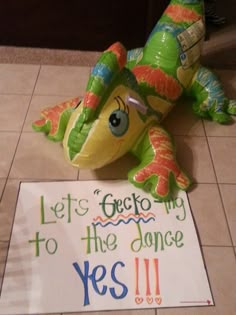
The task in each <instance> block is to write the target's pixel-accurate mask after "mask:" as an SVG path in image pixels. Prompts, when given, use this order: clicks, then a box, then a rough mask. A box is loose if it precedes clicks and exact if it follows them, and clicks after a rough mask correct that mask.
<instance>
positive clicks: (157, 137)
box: [128, 126, 191, 200]
mask: <svg viewBox="0 0 236 315" xmlns="http://www.w3.org/2000/svg"><path fill="white" fill-rule="evenodd" d="M132 152H133V153H134V154H135V155H136V156H138V157H141V163H140V164H139V165H138V166H137V167H136V168H134V169H132V170H131V171H130V172H129V174H128V178H129V181H130V182H131V183H133V184H134V185H135V186H136V187H139V188H145V187H148V189H150V192H151V194H152V196H153V197H154V198H157V199H159V200H167V199H169V198H170V197H171V192H172V189H173V185H175V186H177V187H179V188H180V189H182V190H186V189H187V188H188V187H189V186H190V184H191V181H190V179H189V178H188V176H187V175H186V174H185V173H184V172H183V171H182V170H181V168H180V166H179V165H178V163H177V161H176V158H175V149H174V145H173V142H172V141H171V139H170V136H169V135H168V133H167V132H166V131H165V130H164V129H163V128H161V127H160V126H152V127H150V128H149V129H148V131H147V133H146V134H145V135H144V137H143V139H142V140H141V141H140V142H139V143H138V144H137V146H136V147H135V149H134V150H133V151H132Z"/></svg>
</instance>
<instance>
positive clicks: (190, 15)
mask: <svg viewBox="0 0 236 315" xmlns="http://www.w3.org/2000/svg"><path fill="white" fill-rule="evenodd" d="M164 13H165V14H166V15H168V16H169V17H170V18H171V19H172V20H173V21H174V22H176V23H180V22H196V21H198V20H199V19H200V18H201V15H199V14H198V13H197V12H195V11H193V10H192V9H188V8H185V7H183V6H182V5H180V4H171V5H169V6H168V7H167V9H166V10H165V12H164Z"/></svg>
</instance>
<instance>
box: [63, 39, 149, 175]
mask: <svg viewBox="0 0 236 315" xmlns="http://www.w3.org/2000/svg"><path fill="white" fill-rule="evenodd" d="M126 58H127V52H126V49H125V48H124V46H123V45H122V44H120V43H115V44H113V45H112V46H111V47H109V48H108V49H107V50H106V51H105V52H104V53H103V54H102V55H101V57H100V58H99V60H98V62H97V64H96V65H95V67H94V68H93V70H92V72H91V75H90V77H89V80H88V84H87V88H86V93H85V96H84V99H83V100H82V102H81V104H80V105H79V106H78V108H77V109H76V110H75V111H74V113H73V114H72V116H71V118H70V120H69V123H68V126H67V130H66V133H65V137H64V141H63V146H64V149H65V155H66V157H67V159H68V160H69V162H70V163H72V164H73V165H75V166H77V167H79V168H89V169H96V168H100V167H102V166H104V165H106V164H109V163H111V162H113V161H114V160H116V159H118V158H119V157H121V156H122V155H124V154H125V153H126V152H128V151H130V149H131V148H132V146H133V145H134V144H135V142H136V141H137V139H138V137H139V136H140V134H141V132H142V131H143V128H144V126H145V116H146V115H145V110H146V104H145V99H144V98H142V97H141V95H140V92H139V87H138V84H137V81H136V79H135V76H134V75H133V73H132V72H131V71H130V70H128V69H127V68H125V64H126V61H127V60H126Z"/></svg>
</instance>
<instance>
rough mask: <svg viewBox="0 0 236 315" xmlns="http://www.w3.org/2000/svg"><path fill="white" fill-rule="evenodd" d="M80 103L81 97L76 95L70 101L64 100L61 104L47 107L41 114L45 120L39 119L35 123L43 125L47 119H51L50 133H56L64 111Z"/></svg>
mask: <svg viewBox="0 0 236 315" xmlns="http://www.w3.org/2000/svg"><path fill="white" fill-rule="evenodd" d="M78 103H79V98H78V97H76V98H74V99H72V100H70V101H67V102H63V103H61V104H58V105H56V106H54V107H52V108H46V109H44V110H43V111H42V112H41V116H42V117H43V118H44V119H43V120H39V121H37V122H36V123H35V124H36V125H38V126H43V121H44V124H46V123H47V121H50V124H51V129H50V132H49V134H50V135H54V134H56V133H57V130H58V128H59V122H60V116H61V115H62V114H63V112H64V111H65V110H66V109H68V108H75V107H76V106H77V105H78Z"/></svg>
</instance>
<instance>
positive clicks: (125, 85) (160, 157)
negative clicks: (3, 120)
mask: <svg viewBox="0 0 236 315" xmlns="http://www.w3.org/2000/svg"><path fill="white" fill-rule="evenodd" d="M204 29H205V28H204V6H203V0H172V1H171V2H170V4H169V5H168V7H167V8H166V10H165V11H164V13H163V15H162V17H161V18H160V20H159V21H158V23H157V24H156V26H155V27H154V29H153V31H152V33H151V34H150V36H149V38H148V40H147V42H146V44H145V46H144V47H143V48H140V49H139V48H138V49H134V50H132V51H129V52H128V53H127V51H126V49H125V48H124V46H123V45H122V44H121V43H119V42H117V43H115V44H113V45H112V46H111V47H109V48H108V49H107V50H106V51H105V52H104V53H102V54H101V57H100V58H99V60H98V62H97V64H96V65H95V67H94V68H93V70H92V72H91V75H90V77H89V80H88V83H87V88H86V91H85V95H84V98H83V100H81V101H80V100H79V98H74V99H72V100H69V101H66V102H64V103H62V104H59V105H56V106H54V107H52V108H49V109H46V110H43V111H42V113H41V115H42V117H41V119H40V120H38V121H36V122H34V124H33V128H34V129H35V130H36V131H43V132H45V133H46V134H47V136H48V138H49V139H51V140H54V141H63V147H64V151H65V156H66V158H67V160H68V161H69V163H71V164H72V165H74V166H76V167H79V168H89V169H97V168H101V167H103V166H104V165H107V164H108V163H111V162H113V161H115V160H117V159H118V158H120V157H121V156H123V155H124V154H126V153H127V152H131V153H133V154H134V155H135V156H136V157H137V158H138V159H139V160H140V164H139V165H138V166H137V167H135V168H134V169H132V170H131V171H130V172H129V174H128V179H129V181H130V182H131V183H133V184H134V185H135V186H136V187H140V188H143V189H148V190H149V191H150V192H151V194H152V195H153V196H154V198H157V199H159V200H167V199H169V198H170V197H171V194H172V192H173V190H174V189H175V188H176V186H177V188H179V189H183V190H186V189H187V188H188V187H189V185H190V179H189V178H188V176H187V175H186V174H185V173H184V172H183V171H182V169H181V168H180V166H179V165H178V163H177V161H176V159H175V149H174V145H173V142H172V140H171V138H170V136H169V134H168V133H167V132H166V131H165V130H164V129H163V128H162V127H161V125H160V123H161V121H162V119H163V118H164V117H165V116H166V115H167V114H168V112H169V111H170V110H171V109H172V107H173V105H174V104H175V102H176V101H177V100H178V99H179V98H180V97H181V96H182V95H183V94H187V95H191V96H192V97H193V110H194V112H195V113H197V114H198V115H200V116H201V117H205V118H211V119H213V120H214V121H216V122H219V123H227V122H228V121H229V120H230V115H235V114H236V102H235V101H233V100H228V99H227V98H226V97H225V96H224V93H223V90H222V88H221V86H220V83H219V81H218V79H217V78H216V77H215V75H214V74H213V73H212V72H211V71H210V70H208V69H206V68H205V67H203V66H201V65H200V62H199V59H200V47H201V42H202V41H203V40H204Z"/></svg>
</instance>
